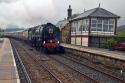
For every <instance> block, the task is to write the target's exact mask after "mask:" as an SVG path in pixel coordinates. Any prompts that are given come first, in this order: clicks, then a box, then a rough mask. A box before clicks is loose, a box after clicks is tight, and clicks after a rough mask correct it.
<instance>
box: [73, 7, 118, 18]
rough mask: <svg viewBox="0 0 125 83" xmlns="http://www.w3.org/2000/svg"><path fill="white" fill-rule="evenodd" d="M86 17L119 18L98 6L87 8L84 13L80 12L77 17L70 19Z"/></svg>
mask: <svg viewBox="0 0 125 83" xmlns="http://www.w3.org/2000/svg"><path fill="white" fill-rule="evenodd" d="M86 17H103V18H120V16H118V15H116V14H113V13H111V12H109V11H107V10H105V9H103V8H100V7H98V8H94V9H90V10H87V11H85V12H84V13H81V14H80V15H78V16H77V17H75V18H73V19H72V20H77V19H82V18H86Z"/></svg>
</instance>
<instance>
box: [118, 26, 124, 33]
mask: <svg viewBox="0 0 125 83" xmlns="http://www.w3.org/2000/svg"><path fill="white" fill-rule="evenodd" d="M117 31H118V32H119V31H120V32H123V31H124V32H125V25H122V26H119V27H118V28H117Z"/></svg>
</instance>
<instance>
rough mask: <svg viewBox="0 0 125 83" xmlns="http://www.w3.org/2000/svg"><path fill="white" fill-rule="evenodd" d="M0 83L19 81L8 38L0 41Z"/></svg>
mask: <svg viewBox="0 0 125 83" xmlns="http://www.w3.org/2000/svg"><path fill="white" fill-rule="evenodd" d="M0 83H20V80H19V75H18V71H17V67H16V63H15V59H14V56H13V52H12V48H11V44H10V41H9V39H7V38H4V41H3V42H0Z"/></svg>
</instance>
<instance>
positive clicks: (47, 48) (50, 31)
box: [9, 23, 64, 53]
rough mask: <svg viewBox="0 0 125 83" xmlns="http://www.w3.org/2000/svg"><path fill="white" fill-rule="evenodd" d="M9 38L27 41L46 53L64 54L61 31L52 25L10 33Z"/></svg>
mask: <svg viewBox="0 0 125 83" xmlns="http://www.w3.org/2000/svg"><path fill="white" fill-rule="evenodd" d="M9 37H12V38H15V39H18V40H22V41H25V42H27V43H28V44H30V45H31V46H32V47H35V48H36V49H39V50H40V51H43V52H45V53H64V48H63V47H62V46H61V45H60V30H59V28H58V27H56V26H55V25H53V24H52V23H47V24H43V25H38V26H35V27H32V28H29V29H27V30H24V31H18V32H14V33H9Z"/></svg>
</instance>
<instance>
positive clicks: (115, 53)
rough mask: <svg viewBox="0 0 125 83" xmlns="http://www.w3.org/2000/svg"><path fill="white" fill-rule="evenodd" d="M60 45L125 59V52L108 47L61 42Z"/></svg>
mask: <svg viewBox="0 0 125 83" xmlns="http://www.w3.org/2000/svg"><path fill="white" fill-rule="evenodd" d="M61 45H62V46H64V47H66V48H71V49H75V50H80V51H85V52H89V53H93V54H97V55H100V56H104V57H109V58H114V59H118V60H122V61H125V52H120V51H109V50H108V49H102V48H94V47H84V46H76V45H71V44H64V43H62V44H61Z"/></svg>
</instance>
